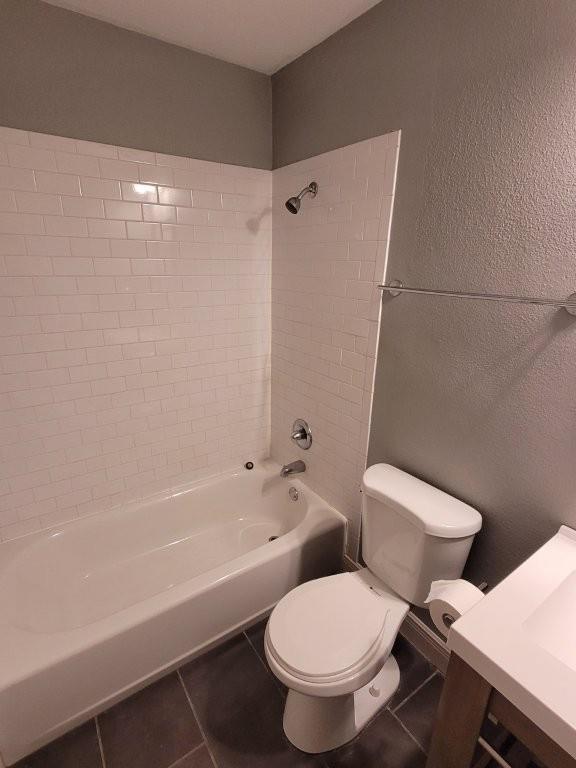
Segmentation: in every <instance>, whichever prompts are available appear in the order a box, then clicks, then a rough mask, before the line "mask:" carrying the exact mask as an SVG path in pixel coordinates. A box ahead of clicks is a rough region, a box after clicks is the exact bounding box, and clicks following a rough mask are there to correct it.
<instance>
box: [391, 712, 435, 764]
mask: <svg viewBox="0 0 576 768" xmlns="http://www.w3.org/2000/svg"><path fill="white" fill-rule="evenodd" d="M388 712H390V715H391V716H392V717H393V718H394V720H396V722H397V723H398V725H399V726H400V727H401V728H402V730H403V731H405V733H406V734H407V735H408V736H410V738H411V739H412V741H413V742H414V744H416V746H417V747H418V748H419V749H420V750H421V751H422V752H423V753H424V754H425V755H427V754H428V753H427V751H426V750H425V749H424V747H423V746H422V744H420V742H419V741H418V739H417V738H416V736H414V734H413V733H412V731H411V730H410V729H409V728H408V727H407V726H406V725H404V723H403V722H402V720H400V718H399V717H398V715H396V714H395V713H394V712H392V710H391V709H389V710H388Z"/></svg>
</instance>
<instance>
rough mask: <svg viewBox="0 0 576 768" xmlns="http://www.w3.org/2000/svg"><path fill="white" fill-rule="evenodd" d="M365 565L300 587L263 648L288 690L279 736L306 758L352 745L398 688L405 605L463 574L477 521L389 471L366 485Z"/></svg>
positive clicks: (277, 614) (468, 510) (380, 470)
mask: <svg viewBox="0 0 576 768" xmlns="http://www.w3.org/2000/svg"><path fill="white" fill-rule="evenodd" d="M362 490H363V495H362V555H363V558H364V561H365V562H366V565H367V567H366V568H362V569H360V570H358V571H355V572H354V573H340V574H337V575H335V576H327V577H325V578H321V579H316V580H314V581H309V582H306V583H304V584H301V585H300V586H299V587H296V589H293V590H292V591H291V592H289V593H288V594H287V595H286V596H285V597H283V598H282V600H280V602H279V603H278V604H277V606H276V607H275V608H274V610H273V611H272V614H271V615H270V619H269V621H268V625H267V627H266V634H265V640H264V648H265V652H266V658H267V660H268V664H269V665H270V668H271V670H272V672H273V673H274V674H275V675H276V677H277V678H278V679H279V680H280V681H281V682H283V683H284V685H286V686H287V688H288V696H287V699H286V707H285V709H284V732H285V733H286V736H287V737H288V739H289V740H290V741H291V742H292V744H294V746H296V747H298V748H299V749H301V750H302V751H304V752H310V753H318V752H325V751H328V750H331V749H336V747H339V746H341V745H342V744H345V743H346V742H348V741H350V740H351V739H353V738H354V737H355V736H357V735H358V733H359V732H360V731H361V730H362V728H363V727H364V726H365V725H366V723H367V722H368V721H369V720H371V719H372V717H374V716H375V715H376V713H377V712H378V710H380V709H381V708H382V707H384V706H385V705H386V703H387V702H388V701H389V700H390V698H391V697H392V696H393V695H394V693H395V691H396V689H397V688H398V684H399V682H400V672H399V669H398V664H397V663H396V660H395V659H394V657H393V656H392V655H391V650H392V646H393V645H394V641H395V639H396V636H397V634H398V630H399V629H400V625H401V624H402V621H403V620H404V618H405V616H406V614H407V613H408V610H409V607H410V604H411V603H413V604H416V605H423V604H424V600H425V598H426V596H427V594H428V591H429V589H430V584H431V582H432V581H434V580H436V579H457V578H459V577H460V576H461V574H462V570H463V568H464V564H465V562H466V559H467V557H468V553H469V551H470V547H471V545H472V541H473V539H474V536H475V534H476V533H477V531H478V530H480V527H481V525H482V518H481V517H480V515H479V513H478V512H477V511H476V510H475V509H473V508H472V507H470V506H468V505H467V504H464V503H463V502H461V501H458V500H457V499H455V498H453V497H452V496H449V495H448V494H446V493H444V492H443V491H440V490H438V489H437V488H433V487H432V486H430V485H428V484H427V483H424V482H423V481H421V480H418V479H417V478H415V477H412V476H411V475H409V474H407V473H406V472H403V471H402V470H399V469H397V468H396V467H392V466H390V465H388V464H376V465H374V466H372V467H370V468H369V469H367V470H366V472H365V473H364V477H363V481H362Z"/></svg>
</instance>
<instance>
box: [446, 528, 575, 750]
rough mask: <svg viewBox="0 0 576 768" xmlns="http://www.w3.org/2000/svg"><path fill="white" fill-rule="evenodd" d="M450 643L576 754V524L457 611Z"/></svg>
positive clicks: (480, 672)
mask: <svg viewBox="0 0 576 768" xmlns="http://www.w3.org/2000/svg"><path fill="white" fill-rule="evenodd" d="M448 646H449V647H450V649H451V650H453V651H455V652H456V653H457V654H458V655H459V656H460V657H461V658H462V659H464V661H466V662H467V663H468V664H469V665H470V666H471V667H472V668H473V669H475V670H476V671H477V672H478V673H479V674H481V675H482V676H483V677H484V678H485V679H486V680H487V681H488V682H489V683H490V684H491V685H492V686H493V687H494V688H496V689H497V690H498V691H500V693H502V694H503V695H504V696H505V697H506V698H507V699H509V701H511V702H512V703H513V704H514V705H515V706H516V707H518V709H520V710H521V711H522V712H523V713H524V714H525V715H526V716H527V717H529V718H530V719H531V720H532V721H533V722H534V723H535V724H536V725H538V726H539V727H540V728H541V729H542V730H543V731H544V732H545V733H547V734H548V735H549V736H550V737H551V738H552V739H554V741H556V742H557V743H558V744H559V745H560V746H561V747H563V749H564V750H565V751H566V752H568V753H569V754H570V755H571V756H572V757H574V758H576V531H574V530H572V529H571V528H567V527H566V526H562V527H561V528H560V530H559V531H558V533H557V534H556V535H555V536H554V537H553V538H552V539H550V541H548V542H547V543H546V544H545V545H544V546H543V547H541V548H540V549H539V550H538V551H537V552H535V553H534V554H533V555H532V556H531V557H529V558H528V559H527V560H526V561H525V562H524V563H522V565H521V566H519V567H518V568H517V569H516V570H515V571H514V572H513V573H511V574H510V576H508V577H507V578H506V579H504V581H502V582H501V583H500V584H498V585H497V586H496V587H495V588H494V589H493V590H492V591H491V592H489V593H488V594H487V595H486V597H485V598H484V599H483V600H481V601H480V602H479V603H478V604H477V605H475V606H474V607H473V608H472V609H471V610H470V611H468V612H467V613H465V614H464V615H463V616H462V617H461V618H460V619H458V621H456V622H455V623H454V624H453V625H452V628H451V631H450V633H449V636H448Z"/></svg>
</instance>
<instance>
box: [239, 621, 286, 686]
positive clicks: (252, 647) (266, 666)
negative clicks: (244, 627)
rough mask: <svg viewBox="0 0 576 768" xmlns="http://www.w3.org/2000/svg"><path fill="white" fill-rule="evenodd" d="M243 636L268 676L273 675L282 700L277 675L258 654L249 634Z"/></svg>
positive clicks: (245, 633) (244, 633)
mask: <svg viewBox="0 0 576 768" xmlns="http://www.w3.org/2000/svg"><path fill="white" fill-rule="evenodd" d="M242 634H243V635H244V637H245V638H246V640H247V642H248V645H249V646H250V648H251V649H252V651H254V653H255V654H256V656H257V657H258V661H259V662H260V664H262V666H263V667H264V669H265V670H266V672H267V674H268V675H271V677H272V679H273V682H274V688H275V689H276V691H277V693H278V695H279V696H280V698H282V690H281V689H280V687H279V685H278V684H279V682H280V681H279V680H278V678H277V677H276V675H275V674H274V673H273V672H272V670H271V669H270V667H269V666H268V665H267V664H266V662H265V661H264V659H263V658H262V656H260V654H259V653H258V651H257V650H256V648H255V647H254V643H253V642H252V640H250V638H249V637H248V633H247V632H246V631H244V632H243V633H242Z"/></svg>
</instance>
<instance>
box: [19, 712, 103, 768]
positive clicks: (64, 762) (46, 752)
mask: <svg viewBox="0 0 576 768" xmlns="http://www.w3.org/2000/svg"><path fill="white" fill-rule="evenodd" d="M13 768H102V760H101V758H100V746H99V744H98V736H97V734H96V723H95V722H94V720H90V722H88V723H85V724H84V725H81V726H80V727H79V728H76V729H75V730H73V731H71V732H70V733H67V734H66V735H65V736H62V737H61V738H60V739H56V741H53V742H52V743H51V744H48V746H46V747H44V748H43V749H41V750H39V751H38V752H35V753H34V754H33V755H30V757H25V758H24V759H23V760H20V761H19V762H18V763H16V765H15V766H13Z"/></svg>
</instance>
